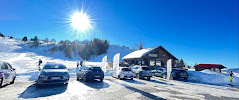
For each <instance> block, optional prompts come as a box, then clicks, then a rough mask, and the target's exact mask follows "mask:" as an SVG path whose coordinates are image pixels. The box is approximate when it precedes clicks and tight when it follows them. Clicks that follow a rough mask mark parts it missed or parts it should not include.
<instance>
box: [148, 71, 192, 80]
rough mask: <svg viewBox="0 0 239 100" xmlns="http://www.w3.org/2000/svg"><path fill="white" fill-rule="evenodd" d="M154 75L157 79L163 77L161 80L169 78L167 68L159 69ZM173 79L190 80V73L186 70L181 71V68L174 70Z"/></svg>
mask: <svg viewBox="0 0 239 100" xmlns="http://www.w3.org/2000/svg"><path fill="white" fill-rule="evenodd" d="M152 72H153V75H154V76H156V77H161V78H165V79H166V78H167V70H166V68H157V69H155V70H153V71H152ZM171 75H172V79H175V80H177V79H184V80H187V79H188V77H189V76H188V72H187V71H186V70H184V69H180V68H173V69H172V72H171Z"/></svg>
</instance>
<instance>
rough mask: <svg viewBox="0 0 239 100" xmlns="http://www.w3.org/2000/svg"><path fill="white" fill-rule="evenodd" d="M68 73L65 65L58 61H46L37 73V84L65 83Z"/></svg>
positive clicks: (67, 79) (68, 76)
mask: <svg viewBox="0 0 239 100" xmlns="http://www.w3.org/2000/svg"><path fill="white" fill-rule="evenodd" d="M69 78H70V75H69V72H68V69H67V68H66V66H65V65H63V64H59V63H47V64H45V65H44V66H43V68H42V70H41V71H40V73H39V76H38V80H37V85H38V86H41V85H43V84H58V83H62V84H64V83H65V84H67V83H68V81H69Z"/></svg>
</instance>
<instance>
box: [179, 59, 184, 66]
mask: <svg viewBox="0 0 239 100" xmlns="http://www.w3.org/2000/svg"><path fill="white" fill-rule="evenodd" d="M183 67H185V64H184V61H183V59H182V58H181V59H180V61H179V68H183Z"/></svg>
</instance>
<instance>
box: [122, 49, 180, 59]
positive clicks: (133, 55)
mask: <svg viewBox="0 0 239 100" xmlns="http://www.w3.org/2000/svg"><path fill="white" fill-rule="evenodd" d="M156 48H161V49H162V50H163V51H165V52H166V53H167V54H169V55H170V56H172V57H173V58H174V59H176V60H178V59H177V58H176V57H174V56H173V55H172V54H171V53H169V52H168V51H167V50H166V49H164V48H163V47H162V46H156V47H152V48H147V49H141V50H137V51H134V52H132V53H130V54H128V55H126V56H124V57H123V58H122V59H135V58H142V57H143V56H145V55H147V54H148V53H150V52H151V51H153V50H155V49H156Z"/></svg>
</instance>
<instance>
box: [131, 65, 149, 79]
mask: <svg viewBox="0 0 239 100" xmlns="http://www.w3.org/2000/svg"><path fill="white" fill-rule="evenodd" d="M131 69H132V71H133V72H134V74H135V76H136V78H138V79H142V78H145V77H146V78H147V79H148V80H150V78H151V77H152V72H151V69H149V67H148V66H140V65H135V66H133V67H132V68H131Z"/></svg>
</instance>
